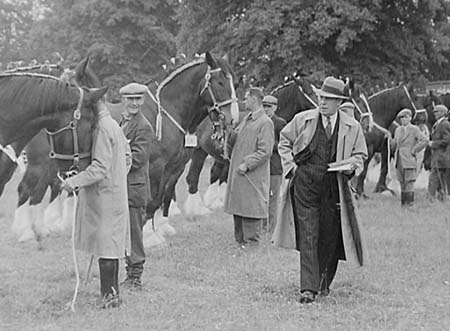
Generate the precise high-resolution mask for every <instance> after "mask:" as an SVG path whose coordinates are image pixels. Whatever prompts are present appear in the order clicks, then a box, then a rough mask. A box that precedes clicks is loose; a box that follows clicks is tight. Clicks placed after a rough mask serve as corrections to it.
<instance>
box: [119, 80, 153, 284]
mask: <svg viewBox="0 0 450 331" xmlns="http://www.w3.org/2000/svg"><path fill="white" fill-rule="evenodd" d="M119 92H120V94H121V95H122V103H123V105H124V108H125V109H124V111H123V113H122V117H121V120H120V122H119V124H120V127H121V128H122V130H123V133H124V134H125V136H126V138H127V140H128V142H129V144H130V148H131V153H132V158H133V163H132V165H131V170H130V172H129V173H128V176H127V187H128V206H129V210H130V233H131V250H130V251H129V252H127V254H126V264H127V265H126V270H127V277H126V279H125V280H124V281H123V282H122V284H123V285H124V287H125V288H130V289H141V288H142V282H141V276H142V272H143V270H144V262H145V252H144V243H143V233H142V231H143V228H144V225H145V222H146V218H145V206H146V204H147V202H148V200H149V197H150V179H149V174H148V170H149V169H148V167H149V158H150V146H151V143H152V139H153V137H154V132H153V128H152V126H151V124H150V123H149V122H148V121H147V119H146V118H145V116H144V115H143V114H142V111H141V109H142V105H143V104H144V95H145V93H147V86H145V85H142V84H138V83H130V84H128V85H125V86H124V87H122V88H121V89H120V90H119Z"/></svg>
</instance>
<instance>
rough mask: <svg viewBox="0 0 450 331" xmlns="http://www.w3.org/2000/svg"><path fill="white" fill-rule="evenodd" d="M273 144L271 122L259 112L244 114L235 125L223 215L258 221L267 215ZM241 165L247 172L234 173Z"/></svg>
mask: <svg viewBox="0 0 450 331" xmlns="http://www.w3.org/2000/svg"><path fill="white" fill-rule="evenodd" d="M273 144H274V129H273V123H272V120H271V119H270V118H269V117H268V116H267V115H266V113H265V112H264V110H263V109H259V110H257V111H255V112H253V114H252V113H250V114H249V115H247V116H246V117H245V118H244V120H243V121H242V122H241V124H240V125H239V126H238V128H237V136H236V141H235V143H234V147H233V150H232V153H231V162H230V168H229V170H228V183H227V189H226V195H225V208H224V210H225V212H226V213H228V214H232V215H239V216H242V217H249V218H259V219H262V218H267V217H268V216H269V190H270V169H269V167H270V156H271V155H272V150H273ZM242 163H245V165H246V166H247V169H248V170H247V172H246V173H245V174H243V175H241V174H239V173H238V171H237V170H238V167H239V165H240V164H242Z"/></svg>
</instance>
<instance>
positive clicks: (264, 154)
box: [244, 121, 274, 171]
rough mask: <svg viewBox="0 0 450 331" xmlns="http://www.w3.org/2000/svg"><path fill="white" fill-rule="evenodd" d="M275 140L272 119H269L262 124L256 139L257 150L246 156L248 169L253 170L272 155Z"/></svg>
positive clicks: (245, 162)
mask: <svg viewBox="0 0 450 331" xmlns="http://www.w3.org/2000/svg"><path fill="white" fill-rule="evenodd" d="M273 142H274V129H273V123H272V121H267V122H265V123H264V125H262V127H261V129H260V130H259V132H258V136H257V139H256V151H255V152H253V153H252V154H250V155H247V156H246V157H244V164H245V167H246V169H247V171H252V170H254V169H255V168H257V167H258V166H260V165H261V164H263V163H264V162H265V161H267V160H268V159H269V158H270V156H271V155H272V150H273Z"/></svg>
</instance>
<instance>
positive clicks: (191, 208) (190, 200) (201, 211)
mask: <svg viewBox="0 0 450 331" xmlns="http://www.w3.org/2000/svg"><path fill="white" fill-rule="evenodd" d="M209 213H210V211H209V209H208V208H206V207H205V204H204V203H203V200H202V197H201V196H200V192H197V193H195V194H189V195H188V197H187V198H186V201H185V202H184V214H185V215H186V216H187V217H194V216H197V215H207V214H209Z"/></svg>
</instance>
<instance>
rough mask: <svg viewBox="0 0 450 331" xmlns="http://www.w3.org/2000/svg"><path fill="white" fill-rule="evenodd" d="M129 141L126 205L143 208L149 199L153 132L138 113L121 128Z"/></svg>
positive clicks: (146, 121)
mask: <svg viewBox="0 0 450 331" xmlns="http://www.w3.org/2000/svg"><path fill="white" fill-rule="evenodd" d="M123 132H124V134H125V136H126V137H127V140H128V141H129V144H130V148H131V154H132V157H133V164H132V165H131V170H130V172H129V173H128V177H127V186H128V204H129V205H130V207H144V206H145V205H146V204H147V201H148V200H149V198H150V179H149V174H148V165H149V158H150V148H151V143H152V141H153V139H154V136H155V134H154V132H153V128H152V126H151V124H150V123H149V122H148V120H147V119H146V118H145V117H144V115H142V113H141V112H138V113H137V114H136V115H134V116H133V118H132V119H131V120H130V121H129V122H128V123H127V125H126V126H125V127H124V128H123Z"/></svg>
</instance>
